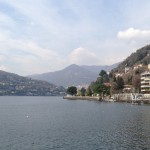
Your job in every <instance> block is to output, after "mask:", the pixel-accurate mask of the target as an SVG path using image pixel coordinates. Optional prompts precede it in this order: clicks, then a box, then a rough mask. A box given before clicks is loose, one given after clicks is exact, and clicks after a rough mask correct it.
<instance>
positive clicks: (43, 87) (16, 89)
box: [0, 70, 65, 96]
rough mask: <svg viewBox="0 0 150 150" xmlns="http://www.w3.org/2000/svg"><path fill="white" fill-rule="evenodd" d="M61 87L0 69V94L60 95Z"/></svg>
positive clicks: (62, 89)
mask: <svg viewBox="0 0 150 150" xmlns="http://www.w3.org/2000/svg"><path fill="white" fill-rule="evenodd" d="M61 92H65V89H64V88H63V87H57V86H56V85H54V84H51V83H48V82H45V81H38V80H33V79H31V78H27V77H22V76H19V75H16V74H13V73H8V72H4V71H1V70H0V95H24V96H35V95H36V96H38V95H41V96H45V95H60V93H61Z"/></svg>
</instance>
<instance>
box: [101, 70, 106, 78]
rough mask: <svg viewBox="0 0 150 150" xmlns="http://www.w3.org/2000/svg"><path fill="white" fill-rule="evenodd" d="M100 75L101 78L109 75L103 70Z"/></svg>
mask: <svg viewBox="0 0 150 150" xmlns="http://www.w3.org/2000/svg"><path fill="white" fill-rule="evenodd" d="M99 75H100V76H101V77H103V76H104V75H107V72H106V71H105V70H101V71H100V73H99Z"/></svg>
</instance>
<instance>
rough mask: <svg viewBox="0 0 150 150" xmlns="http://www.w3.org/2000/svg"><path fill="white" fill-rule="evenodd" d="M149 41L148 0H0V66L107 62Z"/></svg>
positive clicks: (35, 68) (19, 69) (16, 68)
mask: <svg viewBox="0 0 150 150" xmlns="http://www.w3.org/2000/svg"><path fill="white" fill-rule="evenodd" d="M147 44H150V0H0V69H2V70H5V71H8V72H13V73H17V74H20V75H29V74H34V73H43V72H51V71H56V70H59V69H63V68H64V67H66V66H68V65H70V64H73V63H74V64H78V65H84V64H85V65H110V64H113V63H116V62H119V61H122V60H123V59H124V58H126V57H127V56H129V55H130V54H131V53H132V52H134V51H135V50H136V49H137V48H140V47H142V46H144V45H147Z"/></svg>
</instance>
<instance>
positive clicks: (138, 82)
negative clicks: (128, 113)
mask: <svg viewBox="0 0 150 150" xmlns="http://www.w3.org/2000/svg"><path fill="white" fill-rule="evenodd" d="M132 85H133V87H134V89H135V92H139V91H140V86H141V79H140V75H135V76H133V78H132Z"/></svg>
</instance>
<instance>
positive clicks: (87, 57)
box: [69, 47, 99, 65]
mask: <svg viewBox="0 0 150 150" xmlns="http://www.w3.org/2000/svg"><path fill="white" fill-rule="evenodd" d="M69 60H70V62H71V63H75V64H79V65H85V64H86V65H94V64H99V58H98V57H97V56H96V54H94V53H93V52H91V51H88V50H86V49H84V48H81V47H80V48H77V49H75V50H74V51H73V52H71V54H70V55H69Z"/></svg>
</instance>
